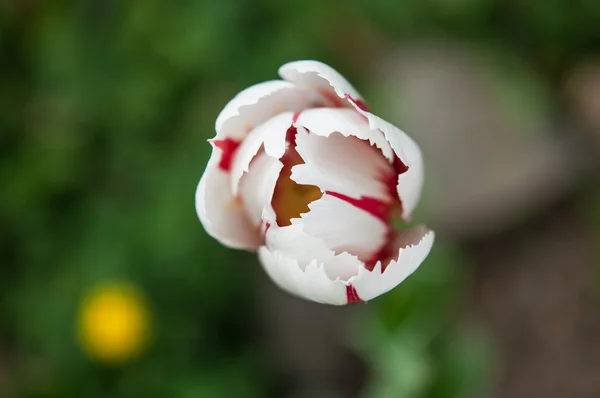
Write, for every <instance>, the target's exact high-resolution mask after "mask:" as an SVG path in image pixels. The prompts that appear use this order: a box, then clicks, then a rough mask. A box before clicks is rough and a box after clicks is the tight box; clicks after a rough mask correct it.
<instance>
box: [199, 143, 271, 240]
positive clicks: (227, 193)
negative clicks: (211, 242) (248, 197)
mask: <svg viewBox="0 0 600 398" xmlns="http://www.w3.org/2000/svg"><path fill="white" fill-rule="evenodd" d="M220 159H221V150H220V149H219V148H217V147H216V146H214V145H213V150H212V155H211V157H210V159H209V161H208V165H207V166H206V170H205V171H204V174H203V175H202V178H201V179H200V182H199V183H198V187H197V189H196V212H197V213H198V217H199V218H200V222H201V223H202V225H203V226H204V229H205V230H206V232H207V233H208V234H209V235H210V236H212V237H213V238H215V239H217V240H218V241H219V242H221V243H222V244H224V245H225V246H229V247H233V248H236V249H248V250H253V249H256V248H257V247H258V246H259V245H260V244H261V239H260V236H259V234H258V232H257V229H256V228H255V227H254V226H253V225H252V223H251V222H250V220H249V219H248V217H247V215H246V211H245V209H244V207H243V206H242V204H241V203H240V202H239V201H238V200H237V199H236V198H235V197H234V196H233V195H232V193H231V190H230V189H229V173H227V172H225V171H223V170H221V169H220V168H219V161H220Z"/></svg>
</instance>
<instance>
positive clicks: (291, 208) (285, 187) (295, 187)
mask: <svg viewBox="0 0 600 398" xmlns="http://www.w3.org/2000/svg"><path fill="white" fill-rule="evenodd" d="M294 141H295V129H293V128H291V129H290V130H288V142H289V143H290V147H289V148H288V150H287V151H286V153H285V155H284V156H283V157H282V158H281V162H282V163H283V168H282V169H281V173H280V174H279V178H278V179H277V183H276V184H275V191H274V192H273V200H272V202H271V204H272V206H273V210H274V211H275V214H276V215H277V225H278V226H280V227H285V226H288V225H291V224H292V221H291V220H292V219H293V218H299V217H300V214H302V213H307V212H308V211H309V210H310V209H309V208H308V205H309V203H310V202H312V201H314V200H317V199H319V198H320V197H321V196H323V194H322V193H321V190H320V189H319V188H318V187H316V186H314V185H301V184H298V183H296V182H295V181H294V180H292V167H294V166H296V165H298V164H303V163H304V161H303V160H302V158H301V157H300V155H299V154H298V152H296V148H295V142H294Z"/></svg>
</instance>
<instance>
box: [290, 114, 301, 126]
mask: <svg viewBox="0 0 600 398" xmlns="http://www.w3.org/2000/svg"><path fill="white" fill-rule="evenodd" d="M299 117H300V112H296V113H294V115H293V116H292V125H294V124H296V122H298V118H299Z"/></svg>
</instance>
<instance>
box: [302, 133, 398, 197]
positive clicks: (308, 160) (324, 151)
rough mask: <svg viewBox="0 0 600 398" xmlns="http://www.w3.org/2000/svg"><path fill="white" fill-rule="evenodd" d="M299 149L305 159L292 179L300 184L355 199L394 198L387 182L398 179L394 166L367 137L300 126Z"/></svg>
mask: <svg viewBox="0 0 600 398" xmlns="http://www.w3.org/2000/svg"><path fill="white" fill-rule="evenodd" d="M296 151H298V154H300V156H301V157H302V159H304V162H305V163H304V164H299V165H296V166H294V167H293V168H292V179H293V180H294V181H296V182H297V183H298V184H304V185H315V186H318V187H319V188H320V189H321V191H323V192H325V191H333V192H337V193H340V194H343V195H346V196H350V197H352V198H356V199H358V198H360V197H362V196H369V197H372V198H376V199H379V200H382V201H384V202H388V203H389V202H392V201H393V200H394V197H392V196H391V195H390V187H389V186H388V184H387V183H386V182H389V181H390V177H391V178H393V181H395V173H394V169H393V167H392V166H391V165H390V164H389V163H388V162H387V161H386V160H385V158H384V157H383V156H382V155H381V152H380V151H379V150H377V149H376V148H374V147H371V146H370V145H369V143H368V142H367V141H362V140H359V139H358V138H355V137H344V136H343V135H341V134H339V133H334V134H331V135H329V136H326V137H323V136H319V135H316V134H313V132H312V131H311V132H310V133H308V132H307V131H306V130H305V129H303V128H298V133H297V135H296ZM394 196H395V193H394Z"/></svg>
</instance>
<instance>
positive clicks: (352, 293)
mask: <svg viewBox="0 0 600 398" xmlns="http://www.w3.org/2000/svg"><path fill="white" fill-rule="evenodd" d="M346 299H347V300H348V304H350V303H361V302H362V299H361V298H360V297H359V296H358V292H357V291H356V288H355V287H354V286H352V285H347V286H346Z"/></svg>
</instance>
